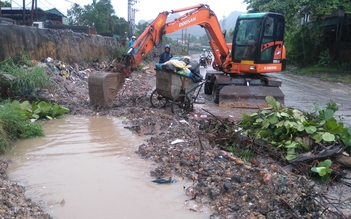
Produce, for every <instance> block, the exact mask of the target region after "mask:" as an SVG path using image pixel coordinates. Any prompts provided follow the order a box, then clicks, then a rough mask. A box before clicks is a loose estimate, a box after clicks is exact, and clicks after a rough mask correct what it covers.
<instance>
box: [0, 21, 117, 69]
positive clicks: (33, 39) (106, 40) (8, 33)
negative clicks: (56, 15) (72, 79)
mask: <svg viewBox="0 0 351 219" xmlns="http://www.w3.org/2000/svg"><path fill="white" fill-rule="evenodd" d="M118 49H119V48H118V42H117V40H116V39H115V38H113V37H103V36H100V35H93V34H84V33H75V32H72V31H70V30H68V29H66V30H54V29H38V28H36V27H28V26H18V25H0V62H1V61H3V60H5V59H7V58H8V57H15V58H16V57H20V56H21V54H23V51H26V53H28V55H29V56H28V57H31V58H32V59H36V60H41V59H43V57H52V58H54V59H58V60H61V61H67V62H71V63H74V62H78V63H82V62H84V61H85V60H91V61H93V60H96V59H99V58H102V57H111V58H114V57H117V53H118Z"/></svg>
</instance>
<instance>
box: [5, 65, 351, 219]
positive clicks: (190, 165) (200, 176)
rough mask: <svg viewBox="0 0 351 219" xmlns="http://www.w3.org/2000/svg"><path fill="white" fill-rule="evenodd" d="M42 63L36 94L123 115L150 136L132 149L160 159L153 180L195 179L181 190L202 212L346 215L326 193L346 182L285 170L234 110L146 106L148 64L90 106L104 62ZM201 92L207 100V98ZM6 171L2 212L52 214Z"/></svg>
mask: <svg viewBox="0 0 351 219" xmlns="http://www.w3.org/2000/svg"><path fill="white" fill-rule="evenodd" d="M41 65H43V66H47V73H48V75H50V77H51V78H52V79H53V81H54V84H55V86H53V87H52V88H50V89H48V90H43V91H42V92H41V93H40V98H41V99H47V100H50V101H55V102H57V103H59V104H61V105H63V106H65V107H68V108H69V109H70V110H71V112H70V114H71V115H86V116H114V117H120V116H125V117H127V118H128V119H129V120H128V121H127V122H126V124H125V127H126V128H128V129H130V130H132V131H133V132H134V133H135V134H137V135H144V136H150V138H149V139H148V140H147V142H145V143H144V144H143V145H141V146H140V147H139V150H138V151H137V152H136V153H138V154H139V155H140V157H141V158H144V159H148V160H150V161H151V162H156V163H157V164H158V165H157V167H156V168H155V169H154V170H153V171H151V172H150V174H151V176H153V177H155V178H158V177H161V178H165V179H168V178H169V177H173V178H176V177H177V178H179V177H183V178H184V179H186V180H191V181H193V185H192V186H190V187H188V188H184V192H185V193H186V195H187V196H189V199H193V200H196V201H197V202H198V203H199V205H198V206H199V207H198V208H196V209H194V208H191V209H189V210H190V211H202V208H201V206H203V205H206V206H210V208H211V209H212V210H213V212H212V215H211V217H210V218H260V219H263V218H284V219H285V218H351V207H350V200H349V199H348V198H344V197H342V196H341V194H340V196H339V195H338V193H333V194H334V196H333V195H332V194H330V193H329V192H328V191H329V190H335V191H340V193H341V192H342V193H344V194H347V193H348V192H349V190H348V187H345V184H341V183H340V182H337V181H336V180H335V181H333V182H332V183H329V184H322V183H320V182H319V181H317V180H315V179H312V178H311V177H310V176H309V175H308V174H303V173H304V172H306V171H300V173H298V174H296V173H293V172H291V171H289V170H286V169H284V168H283V167H285V165H287V164H286V163H283V162H281V159H279V156H281V155H280V154H279V152H277V153H275V152H274V153H273V152H272V151H269V150H267V148H266V147H265V146H264V145H259V144H255V145H254V144H252V143H251V142H249V141H248V140H247V139H244V138H243V137H242V136H241V135H240V133H239V132H235V120H236V119H239V118H240V116H241V113H242V112H235V111H234V110H233V112H232V113H231V117H230V118H229V119H226V118H227V117H228V113H227V111H226V113H225V114H224V113H223V114H221V113H219V112H220V111H218V110H216V111H215V112H216V113H215V114H214V113H213V114H214V115H212V114H211V112H206V111H204V110H202V107H201V104H196V105H195V109H194V112H193V113H191V114H188V115H186V116H181V115H174V114H172V113H171V110H170V106H169V104H168V105H166V107H165V108H162V109H156V108H153V107H151V104H150V101H149V98H150V94H151V92H152V90H153V89H154V88H155V72H154V70H153V65H152V64H151V65H149V66H147V65H146V66H145V68H144V70H143V71H140V72H134V73H132V75H131V76H130V77H129V78H127V80H126V83H125V88H124V89H123V92H120V93H119V95H118V96H117V97H116V100H115V102H114V105H113V107H112V108H110V109H101V108H98V107H94V106H90V104H89V93H88V83H87V77H88V76H89V75H90V74H94V73H96V72H98V71H106V70H108V69H110V65H109V62H108V61H98V62H96V63H95V64H94V65H84V64H82V65H71V66H70V67H71V74H70V77H69V78H65V77H63V76H62V75H61V74H60V71H59V70H57V67H56V66H55V65H54V64H53V63H41ZM201 94H202V99H201V100H202V101H205V104H206V101H208V99H209V98H208V97H206V96H204V94H203V92H201ZM214 116H215V117H216V118H215V117H214ZM229 126H230V127H231V128H228V127H229ZM233 127H234V128H233ZM226 130H230V131H229V132H228V131H226ZM232 130H234V131H232ZM218 138H225V139H229V140H230V141H232V142H231V143H232V144H235V145H237V147H241V146H243V147H244V146H245V147H246V146H248V145H251V147H252V148H251V149H252V151H253V152H252V153H254V156H253V157H252V158H251V159H249V160H246V161H243V160H242V159H240V158H237V157H235V156H233V155H232V154H231V153H229V152H226V151H224V150H221V148H220V147H219V146H220V145H216V142H217V143H218V141H217V140H218ZM222 142H223V141H222ZM253 147H255V148H253ZM5 169H6V162H5V161H3V162H2V169H1V179H2V182H1V183H2V186H1V199H2V202H1V203H2V205H1V209H0V216H2V217H3V218H50V216H49V215H47V214H45V213H43V212H42V211H41V210H40V206H37V205H36V204H35V203H32V202H31V201H30V200H28V199H26V198H25V197H24V189H23V188H22V187H21V186H20V185H16V184H14V183H12V182H10V181H8V180H7V177H6V172H5ZM335 194H336V195H335ZM350 194H351V193H350ZM14 197H15V198H14Z"/></svg>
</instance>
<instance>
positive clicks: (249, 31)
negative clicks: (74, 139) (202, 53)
mask: <svg viewBox="0 0 351 219" xmlns="http://www.w3.org/2000/svg"><path fill="white" fill-rule="evenodd" d="M179 12H184V14H183V15H181V16H180V17H178V18H176V19H174V20H172V21H169V22H167V21H166V20H167V17H168V15H169V14H170V13H179ZM194 25H199V26H201V27H203V28H204V29H205V31H206V34H207V36H208V38H209V45H210V46H211V49H212V51H213V56H214V61H213V62H212V67H213V69H214V70H207V72H206V76H205V80H206V82H205V85H204V92H205V94H208V95H211V94H212V99H213V101H214V102H215V103H219V105H220V106H229V107H245V108H258V107H261V106H265V105H266V102H265V97H266V96H273V97H275V98H276V100H277V101H279V102H281V103H282V104H284V94H283V93H282V91H281V90H280V88H279V87H280V86H281V81H280V80H279V79H277V78H276V77H273V76H268V75H267V74H266V73H271V72H279V71H283V70H284V69H285V66H286V60H285V47H284V42H283V38H284V26H285V21H284V17H283V15H281V14H278V13H270V12H267V13H253V14H242V15H240V16H239V17H238V19H237V22H236V26H235V29H234V34H233V41H232V43H227V42H226V40H225V34H224V33H222V31H221V27H220V24H219V22H218V19H217V16H216V15H215V13H214V12H213V11H212V10H211V9H210V7H209V6H208V5H205V4H198V5H194V6H191V7H186V8H180V9H177V10H171V11H170V12H169V11H164V12H161V13H159V15H158V16H157V17H156V19H155V20H154V21H152V22H151V23H150V24H149V25H148V27H147V28H146V29H145V31H144V32H143V33H142V34H141V35H140V36H139V37H138V39H137V40H136V41H135V43H134V44H133V45H132V48H130V50H129V51H128V52H127V53H125V54H124V55H123V58H122V59H121V61H120V62H119V63H117V65H116V68H117V69H118V70H117V72H110V73H104V74H94V75H91V76H90V77H89V79H88V85H89V96H90V102H91V104H93V105H99V106H100V107H111V106H112V104H113V100H114V99H115V97H116V94H117V92H118V91H119V90H120V89H121V88H122V87H123V84H124V80H125V77H127V76H128V75H129V74H131V73H132V72H133V70H134V69H136V67H137V66H138V64H139V63H140V62H141V61H142V60H143V59H144V58H145V57H146V55H147V54H148V53H149V52H150V50H151V49H152V48H153V47H159V46H161V43H162V36H163V35H166V34H169V33H172V32H175V31H178V30H182V29H185V28H188V27H191V26H194Z"/></svg>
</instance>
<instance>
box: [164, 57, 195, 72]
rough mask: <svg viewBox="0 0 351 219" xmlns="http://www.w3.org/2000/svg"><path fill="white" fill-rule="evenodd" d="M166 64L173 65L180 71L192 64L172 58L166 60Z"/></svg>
mask: <svg viewBox="0 0 351 219" xmlns="http://www.w3.org/2000/svg"><path fill="white" fill-rule="evenodd" d="M165 64H171V65H173V66H174V67H175V68H176V69H177V70H178V71H179V70H182V69H187V68H189V67H190V65H186V64H185V62H183V61H179V60H176V59H171V60H169V61H167V62H165V63H164V65H165Z"/></svg>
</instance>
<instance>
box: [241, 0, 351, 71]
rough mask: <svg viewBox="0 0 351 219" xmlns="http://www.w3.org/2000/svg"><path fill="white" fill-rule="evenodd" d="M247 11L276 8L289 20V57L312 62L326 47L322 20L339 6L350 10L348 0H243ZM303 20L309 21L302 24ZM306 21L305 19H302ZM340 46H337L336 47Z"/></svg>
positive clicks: (347, 10) (294, 60) (303, 62)
mask: <svg viewBox="0 0 351 219" xmlns="http://www.w3.org/2000/svg"><path fill="white" fill-rule="evenodd" d="M244 2H245V3H247V4H248V7H247V9H248V12H264V11H269V12H277V13H281V14H284V16H285V20H286V28H285V30H286V31H285V45H286V48H287V59H288V60H290V61H292V62H293V63H295V64H300V65H309V64H313V63H316V62H317V61H318V56H319V54H320V53H321V52H322V51H325V50H326V44H325V43H324V42H323V40H324V39H323V38H324V29H323V28H321V25H320V24H321V22H322V21H323V19H324V18H325V16H326V15H330V14H331V13H332V12H334V11H336V10H338V9H339V10H343V11H345V12H346V13H351V1H349V0H244ZM301 21H307V22H308V23H307V24H306V25H301ZM302 24H303V23H302ZM336 50H338V48H336Z"/></svg>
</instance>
